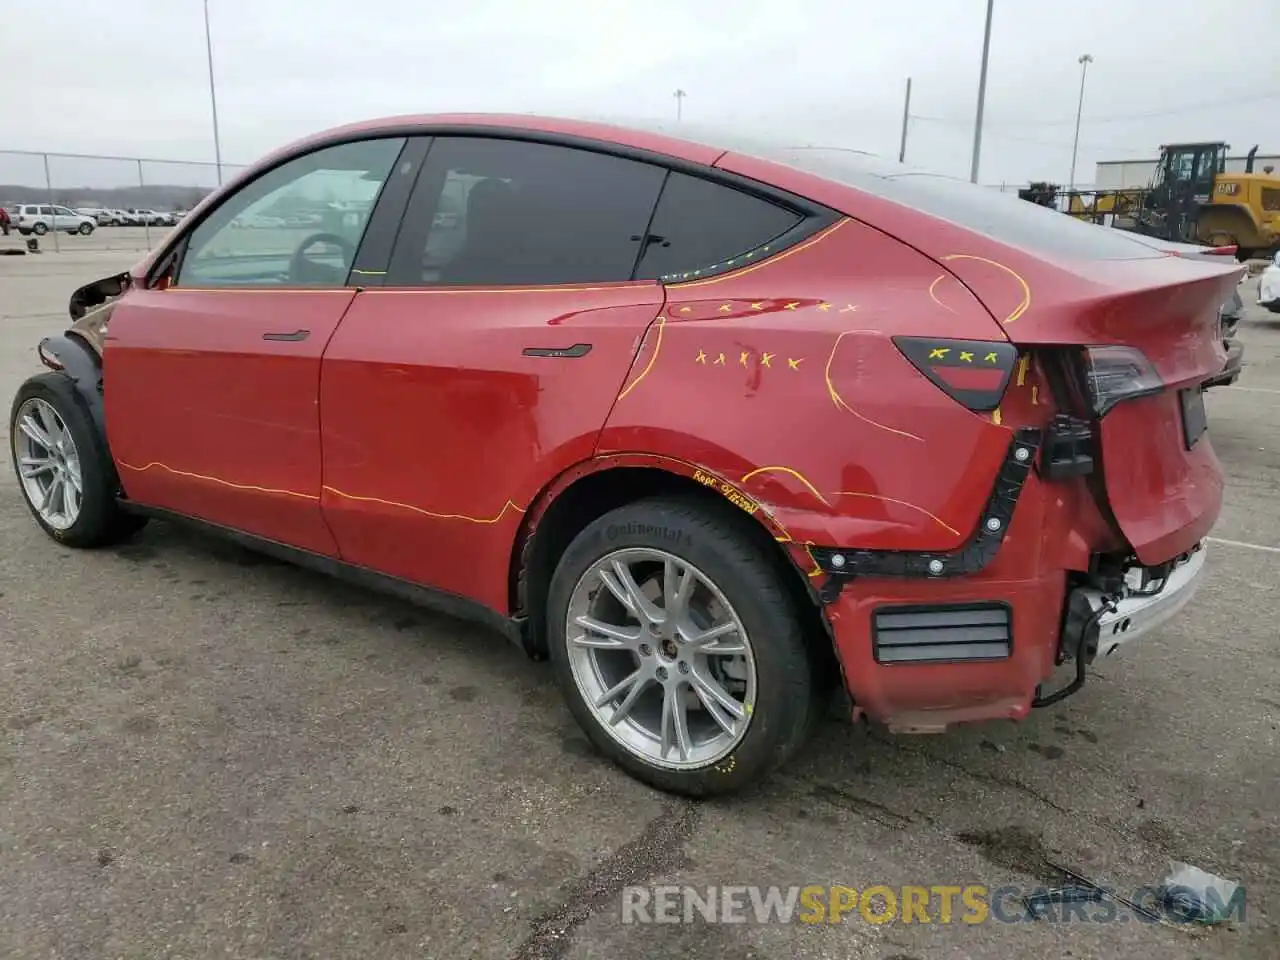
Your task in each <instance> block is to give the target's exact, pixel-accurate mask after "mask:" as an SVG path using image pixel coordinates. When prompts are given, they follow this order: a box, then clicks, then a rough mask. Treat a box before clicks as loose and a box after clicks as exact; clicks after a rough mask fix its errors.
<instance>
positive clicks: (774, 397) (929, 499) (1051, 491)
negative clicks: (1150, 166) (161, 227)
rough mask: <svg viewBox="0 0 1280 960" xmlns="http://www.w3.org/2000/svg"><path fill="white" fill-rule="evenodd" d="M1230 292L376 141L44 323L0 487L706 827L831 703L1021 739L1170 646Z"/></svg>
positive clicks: (650, 158) (858, 192)
mask: <svg viewBox="0 0 1280 960" xmlns="http://www.w3.org/2000/svg"><path fill="white" fill-rule="evenodd" d="M1240 270H1241V268H1240V267H1238V266H1237V265H1234V264H1228V265H1221V264H1215V263H1211V262H1202V261H1195V260H1191V259H1187V258H1180V257H1174V256H1169V255H1166V254H1165V253H1164V252H1162V251H1160V250H1157V249H1153V248H1152V247H1150V246H1147V245H1143V244H1140V243H1137V242H1134V241H1133V240H1130V239H1128V238H1127V237H1126V236H1125V235H1124V234H1123V233H1121V232H1119V231H1114V230H1106V229H1102V228H1098V227H1095V226H1092V225H1088V224H1083V223H1079V222H1077V221H1076V220H1074V219H1073V218H1071V217H1064V216H1062V215H1061V214H1059V213H1056V212H1054V211H1050V210H1045V209H1042V208H1040V207H1037V206H1035V205H1033V204H1028V203H1025V202H1023V201H1020V200H1017V199H1016V198H1012V197H1008V198H1006V197H1001V196H999V195H994V194H992V193H991V192H989V191H986V190H984V189H982V188H978V187H974V186H971V185H969V184H967V183H961V182H958V181H953V180H950V179H948V178H943V177H937V176H932V175H926V174H921V173H917V172H913V171H909V170H906V169H904V168H901V167H897V166H893V165H885V164H882V163H881V162H879V161H877V160H874V159H873V158H870V157H868V156H866V155H862V154H858V153H855V152H851V151H846V150H836V149H823V148H790V147H786V146H785V145H784V144H783V143H781V142H779V143H777V144H772V145H771V144H770V143H769V142H768V141H767V140H764V141H760V142H756V143H754V144H752V145H750V146H747V147H741V148H740V147H738V146H737V145H735V143H733V142H730V141H714V140H709V141H708V142H707V143H702V142H694V141H690V140H685V139H674V138H672V137H669V136H666V135H664V134H662V133H658V132H654V131H644V130H638V129H623V128H618V127H613V126H607V125H598V124H587V123H579V122H572V121H557V120H550V119H546V118H530V117H513V116H434V117H410V118H395V119H390V120H384V121H378V122H372V123H365V124H360V125H356V126H349V127H344V128H342V129H338V130H334V131H330V132H327V133H324V134H321V135H319V136H316V137H313V138H311V139H308V140H305V141H303V142H300V143H296V144H294V145H292V146H290V147H288V148H286V149H284V150H282V151H280V152H278V153H276V154H274V155H272V156H270V157H268V158H267V159H265V160H264V161H262V162H260V163H259V164H258V165H256V166H255V167H253V168H252V169H250V170H248V171H246V172H245V173H243V174H241V175H240V176H239V177H238V178H237V179H236V180H235V181H234V182H232V183H230V184H228V185H227V186H226V187H224V188H222V189H220V190H219V191H218V192H216V193H215V194H213V195H212V196H210V197H209V198H208V199H206V200H205V201H204V202H203V203H202V204H201V205H200V206H199V207H198V208H197V209H196V210H195V211H193V212H192V213H191V215H190V216H188V217H187V218H186V219H185V220H184V221H183V223H182V224H181V225H180V226H179V227H178V229H176V230H175V231H174V232H173V233H172V234H171V235H170V236H169V237H167V238H166V239H165V240H164V242H163V244H162V245H161V246H160V247H159V248H158V249H157V250H155V251H154V252H153V253H152V254H151V255H149V256H148V257H147V258H146V259H145V260H144V261H143V262H141V263H140V264H138V265H137V266H136V267H135V268H134V269H132V270H130V271H128V272H127V273H123V274H120V275H118V276H112V277H108V278H105V279H103V280H99V281H97V282H95V283H91V284H88V285H86V286H84V287H82V288H81V289H80V290H79V291H77V292H76V294H75V295H74V296H73V298H72V301H71V308H70V309H71V316H72V318H73V320H74V323H73V325H72V326H71V327H70V329H69V330H68V331H67V332H66V333H65V334H63V335H61V336H54V337H50V338H48V339H46V340H44V341H43V342H42V343H41V344H40V346H39V353H40V357H41V359H42V361H43V362H44V364H45V366H47V367H48V368H49V370H48V372H46V373H43V374H41V375H39V376H36V377H33V378H32V379H30V380H28V381H27V382H26V383H25V384H24V385H23V386H22V387H21V389H20V390H19V392H18V394H17V397H16V398H15V400H14V403H13V409H12V420H11V435H12V443H13V462H14V465H15V468H16V471H17V475H18V479H19V482H20V485H21V488H22V491H23V493H24V495H25V497H26V500H27V502H28V504H29V505H30V508H31V511H32V513H33V515H34V516H35V519H36V521H37V522H38V523H39V524H40V526H41V527H43V528H44V530H45V531H46V532H47V533H48V534H49V535H50V536H52V537H53V538H54V539H55V540H57V541H59V542H61V543H63V544H67V545H70V546H76V547H98V546H103V545H107V544H111V543H114V542H117V541H119V540H121V539H122V538H125V537H128V536H130V535H133V534H135V533H136V531H138V530H139V528H140V527H141V526H142V525H143V523H145V522H146V520H147V519H148V518H152V517H158V518H163V519H166V520H179V521H183V522H191V523H196V524H200V525H203V526H204V527H205V528H207V529H211V530H214V531H217V532H220V533H222V534H225V535H227V536H230V537H233V538H236V539H238V540H240V541H241V542H243V543H246V544H249V545H251V546H253V547H256V548H258V549H261V550H264V551H267V552H270V553H273V554H276V555H278V556H281V557H285V558H288V559H290V560H293V561H296V562H298V563H301V564H305V565H308V566H310V567H314V568H318V569H320V570H324V571H328V572H331V573H333V574H337V575H342V576H346V577H350V578H352V579H355V580H357V581H359V582H362V583H366V584H369V585H370V586H374V587H380V588H383V589H386V590H389V591H392V592H394V593H397V594H399V595H402V596H406V597H409V598H412V599H414V600H417V601H420V602H422V603H425V604H428V605H431V606H434V607H436V608H438V609H442V610H445V611H448V612H450V613H452V614H455V615H460V616H474V617H479V618H480V619H482V620H484V621H485V622H487V623H490V624H492V625H494V626H495V627H497V628H498V629H499V630H501V631H503V632H504V633H505V634H506V635H507V636H509V637H510V638H511V639H512V640H514V641H515V642H516V643H518V644H520V645H521V646H522V647H523V648H524V649H525V650H526V651H527V652H528V653H529V654H530V655H531V656H532V657H534V658H538V659H544V658H546V659H549V660H550V661H551V664H552V668H553V670H554V672H555V675H556V677H557V679H558V682H559V684H560V686H561V688H562V689H563V692H564V695H565V697H566V699H567V702H568V705H569V708H570V709H571V711H572V713H573V715H574V716H575V717H576V719H577V720H578V722H579V723H580V724H581V725H582V727H583V729H584V730H585V731H586V733H587V734H588V735H589V736H590V738H591V740H592V741H593V742H594V743H595V744H596V746H597V747H598V748H599V749H600V750H601V751H602V752H604V753H605V754H607V755H608V756H609V757H611V758H612V759H613V760H614V761H616V762H617V763H618V764H620V765H621V766H622V767H624V768H625V769H626V770H627V771H629V772H630V773H631V774H633V775H635V776H636V777H639V778H640V779H642V780H644V781H646V782H648V783H650V784H653V785H655V786H657V787H660V788H662V789H665V790H670V791H675V792H680V793H685V794H690V795H707V794H715V793H723V792H728V791H732V790H735V789H737V788H740V787H742V786H744V785H746V784H748V783H751V782H753V781H756V780H758V779H759V778H761V777H762V776H764V775H766V774H767V773H768V772H769V771H770V770H772V769H773V768H776V767H777V766H778V765H780V764H781V763H783V762H784V761H785V760H786V759H787V758H788V757H790V756H791V755H792V754H793V753H794V751H795V750H796V749H797V747H798V746H799V745H800V744H801V743H802V742H803V741H804V739H805V737H806V735H807V734H808V732H809V731H810V730H811V729H812V727H813V725H814V723H815V721H816V720H817V718H818V717H819V716H820V715H821V714H822V713H823V711H824V709H825V705H826V704H827V703H828V702H829V698H830V695H831V694H832V692H833V690H834V688H835V687H836V686H837V685H839V686H843V688H844V689H845V690H846V691H847V693H848V695H849V699H850V701H851V703H852V705H853V711H854V713H855V714H856V715H858V716H866V717H868V718H870V719H871V720H874V721H877V722H879V723H882V724H885V725H887V726H888V727H889V728H891V729H893V730H896V731H901V732H933V731H941V730H943V729H945V728H946V727H947V726H948V725H950V724H954V723H958V722H962V721H977V720H986V719H994V718H1022V717H1025V716H1026V715H1027V714H1028V712H1029V711H1030V710H1031V709H1032V708H1034V707H1039V706H1044V705H1047V704H1050V703H1053V702H1055V701H1057V700H1059V699H1061V698H1062V697H1063V696H1065V695H1067V694H1070V693H1072V692H1074V691H1075V690H1078V689H1079V688H1080V686H1081V685H1082V684H1083V683H1085V681H1086V679H1087V677H1088V667H1089V664H1090V663H1091V662H1092V661H1094V660H1095V659H1096V658H1097V657H1101V656H1106V655H1109V654H1111V653H1112V652H1113V651H1114V650H1116V649H1117V648H1119V647H1121V646H1124V645H1126V644H1129V643H1131V642H1133V641H1135V640H1137V639H1138V638H1140V637H1143V636H1145V635H1146V634H1149V633H1151V632H1152V631H1153V630H1155V628H1157V627H1158V626H1159V625H1160V624H1161V623H1162V622H1164V621H1165V620H1167V619H1168V618H1169V617H1170V616H1172V615H1174V614H1175V613H1176V612H1177V611H1178V610H1179V609H1180V608H1182V607H1183V605H1184V604H1185V603H1186V602H1187V601H1188V599H1189V598H1190V597H1191V596H1192V594H1193V592H1194V591H1195V589H1196V587H1197V585H1198V583H1199V582H1200V580H1201V578H1202V576H1203V573H1204V563H1205V549H1204V546H1203V543H1204V539H1205V536H1206V534H1207V533H1208V532H1209V530H1210V528H1211V527H1212V525H1213V523H1214V521H1215V520H1216V518H1217V516H1218V511H1219V507H1220V504H1221V499H1222V486H1223V481H1222V472H1221V469H1220V467H1219V464H1218V461H1217V458H1216V457H1215V455H1214V451H1213V446H1212V444H1211V442H1210V439H1209V435H1208V433H1207V432H1206V428H1207V423H1206V417H1205V406H1204V400H1203V397H1202V384H1203V383H1204V382H1205V381H1206V380H1207V379H1209V378H1211V377H1213V376H1214V375H1216V374H1218V373H1219V372H1220V371H1221V370H1222V368H1223V364H1224V362H1225V359H1226V357H1225V353H1224V351H1223V347H1222V342H1221V339H1220V337H1219V336H1218V308H1219V306H1220V305H1221V304H1222V302H1223V301H1224V300H1225V299H1226V298H1227V296H1228V295H1229V294H1230V293H1231V291H1232V289H1233V288H1234V285H1235V283H1236V280H1237V278H1238V277H1239V276H1240ZM1156 642H1158V638H1156ZM1058 668H1061V669H1058Z"/></svg>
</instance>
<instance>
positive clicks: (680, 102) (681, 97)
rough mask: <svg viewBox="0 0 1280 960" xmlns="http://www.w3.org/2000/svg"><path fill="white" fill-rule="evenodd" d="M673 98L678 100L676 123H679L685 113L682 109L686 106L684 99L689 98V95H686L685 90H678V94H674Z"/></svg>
mask: <svg viewBox="0 0 1280 960" xmlns="http://www.w3.org/2000/svg"><path fill="white" fill-rule="evenodd" d="M672 96H673V97H675V98H676V122H677V123H679V122H680V117H681V115H682V114H683V113H684V111H683V110H682V109H681V108H682V107H683V106H684V98H685V97H687V96H688V94H687V93H685V92H684V91H683V90H680V89H677V90H676V92H675V93H673V94H672Z"/></svg>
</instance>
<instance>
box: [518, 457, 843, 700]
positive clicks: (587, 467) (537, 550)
mask: <svg viewBox="0 0 1280 960" xmlns="http://www.w3.org/2000/svg"><path fill="white" fill-rule="evenodd" d="M646 461H647V462H646ZM696 470H697V468H696V467H695V466H694V465H693V464H686V463H685V462H684V461H678V460H669V461H668V459H667V458H663V457H657V456H647V455H644V454H633V455H621V456H618V457H609V458H599V459H597V460H594V461H588V462H586V463H582V464H579V465H578V466H577V467H573V468H570V469H569V470H567V471H565V472H564V473H562V474H561V475H560V476H558V477H557V478H556V479H555V480H553V481H552V482H551V483H550V484H548V485H547V487H546V488H544V490H543V491H542V492H541V493H540V494H539V496H538V498H537V499H535V500H534V503H533V506H532V507H531V508H530V509H529V512H528V513H527V515H526V518H525V522H524V524H522V526H521V530H520V532H519V535H518V537H517V540H516V542H515V544H514V546H513V549H512V552H511V561H510V564H511V565H510V590H511V609H512V610H515V611H517V612H519V613H520V614H521V615H523V616H524V617H526V618H527V625H528V626H527V631H526V635H525V647H526V651H527V652H528V653H529V655H530V656H532V657H534V658H535V659H539V660H540V659H545V658H546V656H547V653H548V650H547V635H546V625H545V612H546V603H547V597H548V593H549V591H550V587H551V579H552V575H553V574H554V572H555V567H556V563H557V562H558V560H559V558H560V556H561V555H562V554H563V553H564V551H565V550H566V549H567V548H568V546H569V544H570V543H572V542H573V539H574V537H576V536H577V535H578V534H579V533H580V532H581V531H582V530H584V529H585V528H586V527H587V526H588V525H589V524H591V523H592V522H593V521H594V520H596V519H598V518H599V517H601V516H603V515H604V514H606V513H608V512H610V511H611V510H615V509H617V508H618V507H622V506H625V505H627V504H630V503H635V502H638V501H640V500H648V499H655V498H664V499H678V500H684V501H687V502H690V503H696V504H698V505H699V507H700V508H701V509H704V510H706V511H707V512H708V513H711V514H714V515H715V516H717V517H718V518H720V519H721V520H722V521H723V522H724V523H729V524H733V525H735V526H736V527H737V528H738V529H740V530H742V531H743V532H744V533H745V534H746V535H747V536H749V537H750V538H751V539H752V540H753V541H755V543H756V544H757V545H758V546H759V548H760V552H761V553H762V555H764V556H765V557H767V558H768V559H769V561H770V562H771V563H772V564H773V565H774V566H775V568H776V570H777V573H778V578H779V581H780V582H781V583H782V585H783V586H784V588H785V589H786V590H787V592H788V595H789V597H790V599H791V600H792V602H793V604H794V607H795V609H796V611H797V614H798V615H799V616H800V617H801V618H802V620H803V621H804V622H803V624H802V625H803V627H804V629H805V634H806V636H807V637H808V638H809V640H810V643H811V644H812V646H813V649H814V651H815V653H816V654H817V655H818V656H819V657H822V658H823V662H824V666H827V665H829V666H830V668H831V669H830V670H824V671H823V672H824V673H825V674H826V675H827V676H828V677H836V676H838V675H839V674H838V673H837V671H838V669H839V666H838V662H837V660H836V656H835V648H834V643H833V640H832V637H831V633H830V627H829V625H828V624H827V622H826V619H825V618H824V617H823V616H822V614H821V612H820V604H819V601H818V599H817V595H816V593H815V592H814V589H813V585H812V583H811V582H810V581H809V579H808V578H807V577H806V575H805V572H804V571H802V570H800V569H799V568H798V567H797V566H796V565H795V562H794V561H793V560H792V559H791V556H790V555H789V554H788V553H787V551H786V550H785V549H784V548H783V547H782V546H781V545H780V544H779V543H778V540H777V537H776V535H775V534H774V532H773V531H772V530H771V529H770V527H769V526H768V525H767V523H766V522H765V521H764V520H761V519H759V518H758V517H757V516H752V515H749V514H747V513H746V512H745V511H743V510H742V509H740V508H738V507H737V506H735V505H733V504H732V503H730V502H729V501H728V500H727V499H726V498H725V497H724V496H722V495H721V494H720V493H718V492H717V491H715V490H714V489H712V488H709V487H708V486H707V485H706V484H704V483H701V482H699V481H698V480H695V479H694V477H693V473H694V472H695V471H696Z"/></svg>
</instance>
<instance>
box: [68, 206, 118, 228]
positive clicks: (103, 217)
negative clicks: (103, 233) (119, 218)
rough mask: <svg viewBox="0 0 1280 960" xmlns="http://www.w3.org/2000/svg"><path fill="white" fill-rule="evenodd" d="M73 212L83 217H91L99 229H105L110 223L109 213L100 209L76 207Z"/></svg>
mask: <svg viewBox="0 0 1280 960" xmlns="http://www.w3.org/2000/svg"><path fill="white" fill-rule="evenodd" d="M75 212H76V213H78V214H80V215H81V216H83V217H91V218H92V219H93V222H94V223H95V224H97V225H98V226H99V227H105V226H107V225H108V224H109V223H110V221H111V213H110V211H108V210H105V209H103V208H102V207H76V209H75Z"/></svg>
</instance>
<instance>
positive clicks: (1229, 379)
mask: <svg viewBox="0 0 1280 960" xmlns="http://www.w3.org/2000/svg"><path fill="white" fill-rule="evenodd" d="M1226 349H1227V362H1226V365H1225V366H1224V367H1223V368H1222V372H1221V373H1219V374H1217V375H1215V376H1213V377H1211V378H1210V379H1208V380H1206V381H1205V384H1204V385H1205V386H1206V387H1226V386H1230V385H1231V384H1233V383H1235V382H1236V381H1237V380H1239V379H1240V371H1241V369H1243V367H1244V344H1243V343H1241V342H1240V341H1239V340H1228V341H1227V344H1226Z"/></svg>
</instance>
